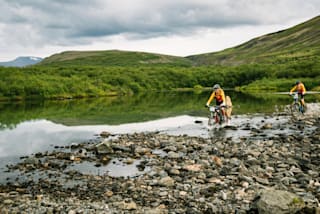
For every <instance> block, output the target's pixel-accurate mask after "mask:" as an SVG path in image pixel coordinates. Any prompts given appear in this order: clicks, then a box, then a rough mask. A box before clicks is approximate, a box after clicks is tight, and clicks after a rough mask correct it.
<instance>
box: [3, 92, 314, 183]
mask: <svg viewBox="0 0 320 214" xmlns="http://www.w3.org/2000/svg"><path fill="white" fill-rule="evenodd" d="M226 94H227V95H229V96H230V97H231V99H232V102H233V106H234V107H233V115H243V114H259V113H263V114H269V113H273V112H277V111H282V110H283V109H284V107H285V106H286V105H287V104H288V103H290V102H291V98H290V97H289V96H288V95H281V94H278V95H276V94H256V95H245V94H241V93H236V92H233V91H226ZM209 96H210V92H209V91H208V92H203V93H200V94H196V93H193V92H176V93H152V94H143V95H139V96H131V97H111V98H95V99H81V100H64V101H42V102H36V101H33V102H14V103H0V112H1V114H0V171H3V170H5V166H6V165H7V164H12V163H15V162H17V161H18V160H19V157H21V156H26V155H30V154H34V153H36V152H44V151H48V150H53V149H54V146H64V145H71V144H73V143H79V142H84V141H87V140H90V139H93V138H96V137H97V134H99V133H101V132H102V131H109V132H112V133H132V132H142V131H163V132H167V133H169V134H181V133H186V134H190V135H198V136H206V135H207V134H208V130H207V127H205V126H204V125H203V123H200V124H196V123H195V121H200V122H202V121H204V120H205V119H206V117H207V114H208V112H207V109H206V108H205V107H204V104H205V103H206V101H207V99H208V97H209ZM306 100H307V102H308V101H309V102H319V100H320V97H319V95H308V96H307V97H306ZM239 118H241V116H239V117H238V119H235V120H234V121H235V123H237V121H238V122H239V123H243V122H244V121H243V120H240V119H239ZM0 180H1V176H0Z"/></svg>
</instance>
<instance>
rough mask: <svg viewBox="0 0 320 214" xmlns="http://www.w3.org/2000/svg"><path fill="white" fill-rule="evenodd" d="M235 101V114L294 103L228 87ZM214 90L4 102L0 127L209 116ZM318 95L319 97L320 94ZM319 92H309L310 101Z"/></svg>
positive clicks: (282, 97) (0, 105) (268, 110)
mask: <svg viewBox="0 0 320 214" xmlns="http://www.w3.org/2000/svg"><path fill="white" fill-rule="evenodd" d="M226 94H227V95H229V96H230V97H231V99H232V102H233V104H234V107H233V114H248V113H273V112H275V111H281V110H282V109H283V107H284V106H285V105H287V104H288V103H290V102H291V101H292V100H291V97H289V96H287V95H283V94H242V93H237V92H234V91H226ZM209 95H210V91H206V92H202V93H200V94H196V93H193V92H170V93H168V92H167V93H148V94H140V95H135V96H128V97H107V98H92V99H79V100H63V101H30V102H14V103H1V102H0V112H1V114H0V129H1V128H2V129H6V128H14V127H15V126H16V125H17V124H20V123H22V122H24V121H30V120H39V119H46V120H50V121H53V122H55V123H58V124H64V125H67V126H74V125H98V124H100V125H102V124H108V125H118V124H124V123H133V122H143V121H150V120H156V119H160V118H166V117H173V116H177V115H190V116H207V113H208V112H207V109H206V108H204V103H206V101H207V99H208V97H209ZM317 96H318V97H317ZM319 99H320V98H319V95H308V96H307V101H308V102H316V101H318V100H319Z"/></svg>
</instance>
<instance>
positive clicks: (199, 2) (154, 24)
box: [0, 0, 320, 50]
mask: <svg viewBox="0 0 320 214" xmlns="http://www.w3.org/2000/svg"><path fill="white" fill-rule="evenodd" d="M2 1H3V2H2V3H1V8H0V29H1V32H2V33H0V35H1V43H2V44H1V43H0V50H1V49H3V48H5V47H6V45H5V44H11V45H15V46H19V45H20V46H24V47H26V46H30V47H34V48H35V47H44V46H48V45H49V44H50V45H53V46H54V45H57V46H73V45H85V44H88V45H89V44H91V43H94V42H95V41H96V40H100V39H103V38H104V39H105V38H107V37H110V38H111V37H113V36H119V35H120V36H122V37H125V38H126V39H127V40H142V39H152V38H160V37H172V36H177V35H178V36H188V35H190V34H197V33H199V32H204V31H205V30H206V29H209V30H215V29H216V30H221V29H230V28H234V27H239V26H260V25H272V24H284V25H285V24H287V23H288V22H290V21H292V20H302V19H306V18H311V16H312V15H313V14H314V16H315V15H317V14H319V11H320V1H318V0H259V1H254V0H237V1H234V0H174V1H172V0H117V1H114V0H52V1H43V0H2Z"/></svg>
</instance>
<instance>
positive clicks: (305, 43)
mask: <svg viewBox="0 0 320 214" xmlns="http://www.w3.org/2000/svg"><path fill="white" fill-rule="evenodd" d="M319 56H320V16H317V17H314V18H313V19H310V20H308V21H306V22H304V23H301V24H298V25H296V26H294V27H291V28H288V29H285V30H281V31H278V32H275V33H270V34H267V35H263V36H260V37H257V38H254V39H252V40H250V41H248V42H245V43H243V44H240V45H238V46H236V47H232V48H228V49H225V50H222V51H218V52H211V53H204V54H198V55H192V56H187V57H178V56H170V55H163V54H157V53H147V52H136V51H123V50H105V51H65V52H62V53H57V54H54V55H52V56H49V57H46V58H44V59H43V60H42V59H41V58H38V57H19V58H17V59H15V60H14V61H11V62H4V63H0V66H1V65H2V66H27V65H32V64H36V63H38V64H39V65H44V66H140V65H144V66H163V65H174V66H184V67H189V66H203V65H205V66H206V65H231V66H234V65H241V64H252V63H263V64H264V63H265V64H286V63H288V62H302V61H305V60H308V61H319V58H320V57H319Z"/></svg>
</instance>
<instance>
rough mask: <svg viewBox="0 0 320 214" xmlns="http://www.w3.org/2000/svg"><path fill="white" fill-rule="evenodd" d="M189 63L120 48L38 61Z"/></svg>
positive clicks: (67, 63)
mask: <svg viewBox="0 0 320 214" xmlns="http://www.w3.org/2000/svg"><path fill="white" fill-rule="evenodd" d="M191 64H192V62H191V61H190V60H189V59H187V58H184V57H177V56H170V55H163V54H155V53H146V52H134V51H121V50H106V51H66V52H62V53H58V54H54V55H52V56H50V57H47V58H45V59H44V60H42V61H41V63H39V65H50V66H55V65H57V66H79V65H80V66H83V65H84V66H87V65H88V66H138V65H152V66H154V65H179V66H190V65H191Z"/></svg>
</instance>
